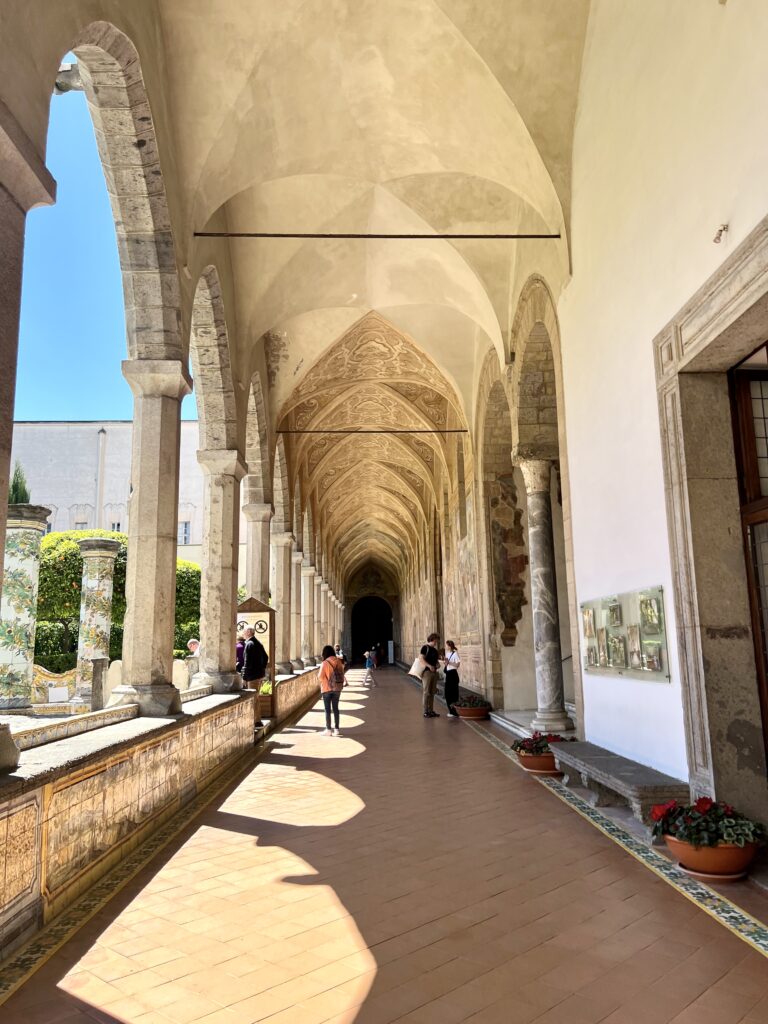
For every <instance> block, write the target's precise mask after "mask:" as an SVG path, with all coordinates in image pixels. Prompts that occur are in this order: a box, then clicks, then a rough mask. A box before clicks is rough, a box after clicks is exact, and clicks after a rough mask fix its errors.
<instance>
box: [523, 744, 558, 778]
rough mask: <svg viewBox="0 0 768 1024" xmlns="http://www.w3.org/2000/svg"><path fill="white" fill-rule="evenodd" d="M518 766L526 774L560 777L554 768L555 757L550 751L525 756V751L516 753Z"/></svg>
mask: <svg viewBox="0 0 768 1024" xmlns="http://www.w3.org/2000/svg"><path fill="white" fill-rule="evenodd" d="M517 756H518V759H519V761H520V764H521V765H522V766H523V768H525V770H526V771H527V772H536V773H538V774H539V775H560V774H561V773H560V772H559V771H558V770H557V768H556V767H555V755H554V754H553V753H552V751H549V752H548V753H546V754H526V753H525V751H522V750H520V751H518V752H517Z"/></svg>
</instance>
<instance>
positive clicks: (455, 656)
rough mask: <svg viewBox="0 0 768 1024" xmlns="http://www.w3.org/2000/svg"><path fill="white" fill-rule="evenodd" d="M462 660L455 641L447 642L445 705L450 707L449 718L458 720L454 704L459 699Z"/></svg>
mask: <svg viewBox="0 0 768 1024" xmlns="http://www.w3.org/2000/svg"><path fill="white" fill-rule="evenodd" d="M460 664H461V658H460V657H459V652H458V651H457V650H456V644H455V643H454V642H453V640H446V641H445V703H446V704H447V705H448V717H449V718H458V717H459V715H458V712H457V711H456V710H455V708H454V706H453V705H454V704H455V703H456V701H457V700H458V699H459V665H460Z"/></svg>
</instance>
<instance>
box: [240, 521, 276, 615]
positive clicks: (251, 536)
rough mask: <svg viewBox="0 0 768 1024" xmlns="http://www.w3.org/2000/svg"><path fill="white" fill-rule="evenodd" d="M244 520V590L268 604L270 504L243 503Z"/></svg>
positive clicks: (249, 595)
mask: <svg viewBox="0 0 768 1024" xmlns="http://www.w3.org/2000/svg"><path fill="white" fill-rule="evenodd" d="M243 515H244V516H245V520H246V527H245V541H246V562H245V590H246V594H247V596H248V597H255V598H256V600H257V601H261V603H262V604H269V555H270V532H269V524H270V521H271V519H272V506H271V505H264V504H261V503H258V504H257V503H254V502H249V503H248V504H247V505H243Z"/></svg>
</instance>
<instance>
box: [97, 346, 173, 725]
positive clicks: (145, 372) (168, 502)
mask: <svg viewBox="0 0 768 1024" xmlns="http://www.w3.org/2000/svg"><path fill="white" fill-rule="evenodd" d="M123 376H124V377H125V378H126V380H127V381H128V383H129V384H130V387H131V391H132V392H133V398H134V401H133V450H132V461H131V487H132V491H131V497H130V505H129V512H128V564H127V567H126V581H125V598H126V614H125V623H124V631H123V682H122V685H121V686H118V687H116V688H115V690H113V692H112V697H111V700H110V704H111V705H115V704H138V705H139V709H140V711H141V714H142V715H154V716H163V715H175V714H180V713H181V700H180V697H179V691H178V690H177V689H176V687H175V686H174V685H173V683H172V682H171V679H172V671H173V626H174V618H175V604H176V551H177V530H178V508H179V440H180V430H181V428H180V419H181V400H182V398H183V397H184V395H186V394H189V392H190V390H191V381H190V379H189V374H188V373H187V370H186V368H185V366H184V364H183V363H182V362H180V361H178V360H175V359H135V360H127V361H126V362H124V363H123Z"/></svg>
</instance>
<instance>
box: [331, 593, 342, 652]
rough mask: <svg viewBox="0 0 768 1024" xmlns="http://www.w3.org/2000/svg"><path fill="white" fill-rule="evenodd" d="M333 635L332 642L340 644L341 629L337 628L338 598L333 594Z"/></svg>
mask: <svg viewBox="0 0 768 1024" xmlns="http://www.w3.org/2000/svg"><path fill="white" fill-rule="evenodd" d="M333 635H334V641H333V642H334V644H341V629H340V628H339V599H338V597H336V595H335V594H334V595H333Z"/></svg>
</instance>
